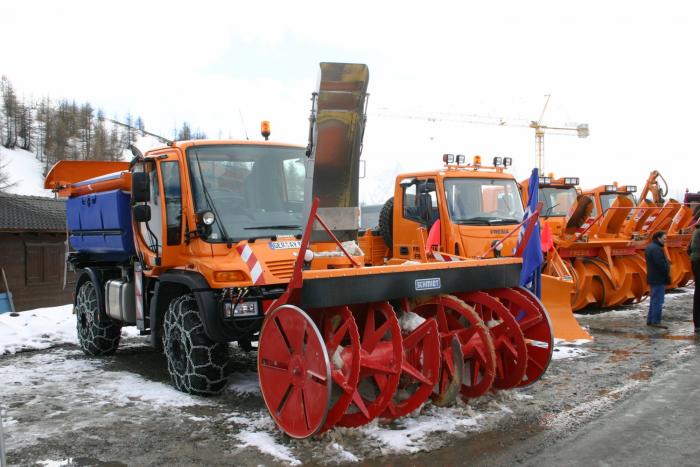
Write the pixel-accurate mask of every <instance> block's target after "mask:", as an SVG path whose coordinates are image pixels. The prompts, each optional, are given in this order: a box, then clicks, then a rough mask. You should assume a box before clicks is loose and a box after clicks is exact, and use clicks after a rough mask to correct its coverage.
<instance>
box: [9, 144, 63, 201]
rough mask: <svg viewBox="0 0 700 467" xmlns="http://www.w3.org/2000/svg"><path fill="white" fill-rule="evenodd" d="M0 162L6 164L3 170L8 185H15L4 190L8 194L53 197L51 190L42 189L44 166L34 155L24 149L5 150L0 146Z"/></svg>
mask: <svg viewBox="0 0 700 467" xmlns="http://www.w3.org/2000/svg"><path fill="white" fill-rule="evenodd" d="M0 161H1V162H3V163H6V164H7V166H6V167H5V170H6V173H7V174H8V177H9V179H10V183H15V185H14V186H12V187H10V188H8V189H7V190H6V191H7V192H8V193H12V194H15V195H28V196H44V197H49V198H53V197H54V196H53V193H52V192H51V190H45V189H44V175H43V173H44V164H42V163H41V161H39V160H38V159H37V158H36V157H35V156H34V154H32V153H31V152H29V151H25V150H24V149H7V148H5V147H2V146H0Z"/></svg>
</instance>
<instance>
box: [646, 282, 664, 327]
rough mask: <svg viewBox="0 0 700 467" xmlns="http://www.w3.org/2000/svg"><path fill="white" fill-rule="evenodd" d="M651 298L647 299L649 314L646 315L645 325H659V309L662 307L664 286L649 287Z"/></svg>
mask: <svg viewBox="0 0 700 467" xmlns="http://www.w3.org/2000/svg"><path fill="white" fill-rule="evenodd" d="M649 290H650V291H651V296H650V297H649V314H648V315H647V324H659V323H660V322H661V309H662V308H663V306H664V294H665V293H666V286H665V285H663V284H661V285H649Z"/></svg>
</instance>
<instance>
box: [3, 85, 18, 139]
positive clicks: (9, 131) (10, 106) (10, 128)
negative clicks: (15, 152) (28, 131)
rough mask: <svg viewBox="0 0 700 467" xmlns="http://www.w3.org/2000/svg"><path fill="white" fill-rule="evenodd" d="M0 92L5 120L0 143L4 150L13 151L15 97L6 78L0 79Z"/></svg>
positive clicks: (15, 135) (15, 119) (15, 112)
mask: <svg viewBox="0 0 700 467" xmlns="http://www.w3.org/2000/svg"><path fill="white" fill-rule="evenodd" d="M0 91H1V92H2V103H3V109H4V110H3V117H4V120H5V125H4V128H3V130H4V131H3V132H4V135H3V138H2V141H0V143H1V144H2V145H3V146H5V147H6V148H9V149H13V148H14V147H15V146H16V145H17V126H16V124H17V96H16V95H15V90H14V88H13V87H12V83H10V80H9V79H7V77H6V76H2V78H0Z"/></svg>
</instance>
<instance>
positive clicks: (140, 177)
mask: <svg viewBox="0 0 700 467" xmlns="http://www.w3.org/2000/svg"><path fill="white" fill-rule="evenodd" d="M150 200H151V186H150V180H149V179H148V174H147V173H146V172H133V173H132V174H131V201H132V202H134V203H147V202H149V201H150ZM149 218H150V217H149Z"/></svg>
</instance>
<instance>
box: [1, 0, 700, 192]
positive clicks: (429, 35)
mask: <svg viewBox="0 0 700 467" xmlns="http://www.w3.org/2000/svg"><path fill="white" fill-rule="evenodd" d="M695 5H696V4H695V2H690V1H684V2H682V1H665V2H659V1H655V2H651V1H635V2H613V1H603V2H596V1H588V2H582V1H575V2H569V1H563V0H559V1H552V2H538V1H529V2H524V1H513V2H499V1H479V2H472V1H466V0H463V1H455V2H440V1H436V0H433V1H429V2H427V1H424V2H409V1H402V2H388V1H385V2H380V1H378V0H374V1H372V2H365V1H359V0H353V1H348V2H332V1H328V0H326V1H324V2H315V1H314V2H311V1H305V2H290V1H286V2H276V1H271V0H270V1H254V2H253V1H248V2H238V1H227V2H223V1H222V2H213V1H202V0H199V1H189V2H183V1H172V0H170V1H146V0H141V1H138V2H135V1H125V0H120V1H118V2H99V1H85V2H79V1H70V0H61V1H32V0H10V1H7V2H3V6H2V10H1V11H0V74H5V75H7V76H8V78H9V79H10V80H11V81H12V82H13V83H14V85H15V87H16V88H17V90H18V92H19V94H20V95H24V96H25V97H27V98H29V97H31V96H34V97H38V96H43V95H49V96H50V97H52V98H54V99H58V98H71V99H76V100H77V101H90V102H91V103H92V104H93V105H94V106H97V107H100V108H102V109H103V110H104V111H105V112H106V114H107V115H108V116H113V117H117V118H123V116H124V115H125V114H126V113H127V112H131V113H132V114H134V115H140V116H141V117H142V118H143V119H144V120H145V123H146V127H147V129H148V130H150V131H153V132H155V133H160V134H163V135H166V136H172V133H173V128H174V127H176V126H180V125H181V124H182V122H183V121H184V120H186V121H188V122H190V123H191V124H192V125H193V126H194V127H198V128H200V129H201V130H203V131H205V132H206V133H207V134H208V135H209V136H211V137H218V136H222V137H229V136H231V137H233V138H244V137H245V131H246V130H247V132H248V134H249V136H250V137H251V138H259V122H260V120H262V119H269V120H270V121H271V122H272V135H273V139H277V140H281V141H285V142H292V143H299V144H305V143H306V137H307V134H308V132H307V127H308V120H307V119H308V113H309V106H310V101H309V97H310V94H311V92H312V91H313V90H314V88H315V86H316V81H317V77H318V63H319V62H321V61H337V62H361V63H366V64H367V65H368V66H369V69H370V82H369V91H370V93H371V97H370V102H369V103H370V106H369V113H370V118H369V121H368V124H367V125H368V126H367V130H366V133H365V144H364V158H365V160H366V162H367V178H366V179H365V180H363V182H362V183H361V190H362V193H363V194H362V196H363V198H364V199H365V201H368V202H381V201H383V199H384V198H385V196H386V195H385V193H386V192H388V191H389V190H390V189H391V184H392V180H391V179H392V178H393V174H395V173H396V172H398V171H400V170H415V169H426V168H430V167H436V166H438V165H439V164H440V159H441V154H443V153H445V152H451V153H463V154H466V155H468V156H469V157H471V156H473V155H474V154H480V155H482V156H483V157H485V158H487V159H490V158H491V157H492V156H494V155H502V156H511V157H513V159H514V172H515V173H516V175H517V176H518V177H519V178H525V177H527V175H528V174H529V171H530V170H531V168H532V167H533V165H534V164H535V144H534V130H532V129H529V128H523V127H518V126H515V125H516V124H518V123H523V122H524V121H528V120H533V119H536V118H538V117H539V115H540V112H541V110H542V106H543V104H544V96H545V94H551V96H552V97H551V101H550V103H549V106H548V108H547V111H546V113H545V116H544V123H549V124H553V125H561V124H564V125H571V124H575V123H587V124H588V125H589V126H590V137H589V138H587V139H579V138H577V137H576V136H575V135H574V134H573V133H572V134H571V135H568V136H567V135H547V136H545V171H546V172H554V173H555V175H557V176H579V177H580V178H581V184H582V185H583V187H584V188H588V187H593V186H597V185H601V184H608V183H611V182H613V181H618V182H619V183H621V184H637V185H640V186H641V185H643V183H644V180H645V179H646V177H647V176H648V174H649V172H650V171H651V170H652V169H657V170H659V171H660V172H661V173H662V174H664V176H665V177H666V179H667V180H668V181H669V183H670V185H671V189H672V191H673V192H677V193H681V192H682V191H685V188H690V189H691V190H693V191H697V190H700V160H699V159H698V154H699V152H700V149H699V148H698V143H697V134H698V124H699V123H700V121H699V120H700V118H699V117H698V115H699V113H698V109H699V108H700V68H699V65H698V62H699V61H700V53H699V52H698V49H699V48H700V27H698V23H699V20H700V16H699V15H698V13H699V12H700V7H697V6H695ZM387 112H392V113H394V114H401V115H406V116H417V117H432V116H436V115H439V114H461V115H480V116H491V117H502V118H503V119H504V120H505V121H506V122H508V123H511V125H507V126H504V127H495V126H488V125H479V124H472V123H462V124H458V123H449V122H445V121H437V122H427V121H423V120H407V119H398V118H388V117H385V116H382V113H384V114H386V113H387ZM241 116H242V118H241ZM472 120H478V118H476V119H474V118H472ZM242 121H244V122H245V128H244V125H243V123H242Z"/></svg>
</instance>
